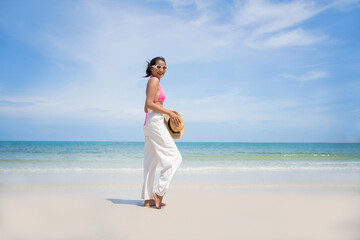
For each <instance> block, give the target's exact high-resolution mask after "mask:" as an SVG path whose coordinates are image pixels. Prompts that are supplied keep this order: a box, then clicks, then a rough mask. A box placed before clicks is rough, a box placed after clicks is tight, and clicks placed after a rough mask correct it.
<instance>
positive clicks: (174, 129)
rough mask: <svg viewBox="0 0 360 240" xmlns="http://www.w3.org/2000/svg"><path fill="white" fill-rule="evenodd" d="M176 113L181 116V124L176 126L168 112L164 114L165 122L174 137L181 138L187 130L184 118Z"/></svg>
mask: <svg viewBox="0 0 360 240" xmlns="http://www.w3.org/2000/svg"><path fill="white" fill-rule="evenodd" d="M176 115H178V116H179V118H180V124H179V125H178V126H175V124H173V122H172V121H170V116H169V115H167V114H164V124H165V126H166V128H167V130H168V131H169V133H170V135H171V137H172V138H173V139H179V138H181V136H182V135H183V134H184V132H185V124H184V120H183V119H182V117H181V116H180V114H178V113H176Z"/></svg>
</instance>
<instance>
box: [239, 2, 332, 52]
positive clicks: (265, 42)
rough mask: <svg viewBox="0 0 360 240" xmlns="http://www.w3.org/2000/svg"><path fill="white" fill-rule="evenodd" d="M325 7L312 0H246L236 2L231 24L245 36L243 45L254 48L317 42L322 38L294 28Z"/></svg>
mask: <svg viewBox="0 0 360 240" xmlns="http://www.w3.org/2000/svg"><path fill="white" fill-rule="evenodd" d="M328 7H329V6H328V5H325V6H321V5H317V4H316V3H315V2H313V1H307V2H304V1H291V2H275V3H274V2H271V1H266V0H261V1H258V0H257V1H253V0H249V1H246V2H245V3H243V4H238V7H237V8H238V10H237V11H236V12H235V14H236V16H235V24H236V26H238V27H240V28H242V29H243V30H244V31H245V32H246V34H247V36H248V37H246V38H245V44H246V45H247V46H249V47H255V48H281V47H288V46H304V45H311V44H315V43H318V42H319V41H320V40H322V39H323V37H320V36H316V35H315V34H310V33H308V30H304V29H301V28H297V29H290V28H294V27H297V26H298V25H299V24H300V23H302V22H304V21H306V20H308V19H310V18H312V17H313V16H315V15H317V14H319V13H321V12H322V11H324V10H326V9H327V8H328Z"/></svg>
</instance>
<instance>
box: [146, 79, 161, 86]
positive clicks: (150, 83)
mask: <svg viewBox="0 0 360 240" xmlns="http://www.w3.org/2000/svg"><path fill="white" fill-rule="evenodd" d="M159 82H160V80H159V79H158V78H157V77H151V78H150V79H149V81H148V85H150V86H152V85H159Z"/></svg>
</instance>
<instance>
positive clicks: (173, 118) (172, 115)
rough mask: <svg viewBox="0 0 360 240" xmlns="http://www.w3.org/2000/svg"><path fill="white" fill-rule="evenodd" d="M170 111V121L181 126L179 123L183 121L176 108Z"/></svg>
mask: <svg viewBox="0 0 360 240" xmlns="http://www.w3.org/2000/svg"><path fill="white" fill-rule="evenodd" d="M170 111H171V112H170V113H169V116H170V121H172V122H173V124H174V125H175V126H179V124H180V123H181V120H180V117H179V114H178V113H177V112H176V111H175V110H170Z"/></svg>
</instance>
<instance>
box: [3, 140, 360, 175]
mask: <svg viewBox="0 0 360 240" xmlns="http://www.w3.org/2000/svg"><path fill="white" fill-rule="evenodd" d="M177 146H178V148H179V150H180V152H181V154H182V156H183V162H182V165H181V168H180V169H179V172H183V173H209V172H239V173H240V172H251V171H257V172H269V171H270V172H271V171H272V172H279V171H280V172H281V171H333V170H339V171H341V170H343V171H347V170H349V171H360V143H184V142H180V143H177ZM143 148H144V144H143V143H142V142H41V141H24V142H21V141H14V142H12V141H2V142H0V174H1V173H5V172H8V173H11V172H13V173H16V172H17V173H21V172H23V173H26V172H134V173H135V172H142V164H143Z"/></svg>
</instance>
